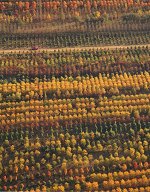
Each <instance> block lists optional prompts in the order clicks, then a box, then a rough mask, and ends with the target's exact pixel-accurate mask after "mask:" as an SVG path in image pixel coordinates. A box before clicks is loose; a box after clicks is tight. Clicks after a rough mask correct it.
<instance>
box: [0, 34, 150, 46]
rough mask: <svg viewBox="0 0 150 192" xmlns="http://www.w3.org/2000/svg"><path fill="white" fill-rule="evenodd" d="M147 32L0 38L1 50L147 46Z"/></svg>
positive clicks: (149, 40)
mask: <svg viewBox="0 0 150 192" xmlns="http://www.w3.org/2000/svg"><path fill="white" fill-rule="evenodd" d="M149 35H150V33H149V31H144V32H135V31H130V32H119V33H115V32H107V33H102V32H91V33H88V32H87V33H85V32H84V33H82V32H72V33H71V32H69V33H61V34H56V33H55V34H52V33H51V34H41V33H40V34H21V35H19V34H16V35H7V34H3V35H1V36H0V47H1V48H2V49H6V48H7V49H12V48H23V47H26V48H30V47H31V46H34V45H39V46H40V47H49V48H50V47H70V46H92V45H94V46H98V45H137V44H149V43H150V38H149Z"/></svg>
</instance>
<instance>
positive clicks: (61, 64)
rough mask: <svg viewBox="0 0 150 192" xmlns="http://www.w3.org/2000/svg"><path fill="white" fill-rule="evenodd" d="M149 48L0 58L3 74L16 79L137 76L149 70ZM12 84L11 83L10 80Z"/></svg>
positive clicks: (9, 55)
mask: <svg viewBox="0 0 150 192" xmlns="http://www.w3.org/2000/svg"><path fill="white" fill-rule="evenodd" d="M149 54H150V53H149V48H148V47H144V48H134V49H127V50H126V49H125V50H101V49H100V50H99V49H97V50H90V51H83V52H78V51H74V52H72V51H70V52H69V51H68V52H67V51H66V52H53V53H52V52H48V51H46V52H43V53H40V52H39V53H24V54H20V53H19V54H15V53H11V54H3V55H2V56H1V58H0V67H1V71H0V75H3V76H6V77H7V76H8V75H9V77H10V76H14V75H17V76H19V75H20V80H21V79H22V78H21V75H30V76H31V75H32V77H34V76H39V75H40V76H41V75H48V76H49V77H50V76H51V77H52V76H55V77H60V76H65V75H71V76H73V77H75V76H77V75H86V74H91V73H92V74H93V75H97V74H98V73H117V72H118V73H122V72H130V73H131V74H132V73H137V72H139V70H140V71H143V72H144V71H145V70H146V71H149V67H150V60H149ZM10 81H11V80H10Z"/></svg>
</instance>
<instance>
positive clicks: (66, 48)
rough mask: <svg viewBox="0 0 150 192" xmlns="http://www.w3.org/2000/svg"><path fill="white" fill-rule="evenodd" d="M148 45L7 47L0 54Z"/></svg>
mask: <svg viewBox="0 0 150 192" xmlns="http://www.w3.org/2000/svg"><path fill="white" fill-rule="evenodd" d="M146 46H147V47H148V48H149V47H150V44H142V45H116V46H89V47H64V48H49V49H48V48H39V49H38V50H31V49H9V50H2V49H0V54H7V53H12V52H14V53H27V52H43V51H49V52H54V51H65V50H67V51H69V50H76V51H82V50H90V49H127V48H133V47H146Z"/></svg>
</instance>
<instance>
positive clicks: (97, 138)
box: [0, 121, 150, 192]
mask: <svg viewBox="0 0 150 192" xmlns="http://www.w3.org/2000/svg"><path fill="white" fill-rule="evenodd" d="M149 123H150V122H149ZM149 123H146V124H145V123H143V121H142V122H139V121H138V122H135V121H133V122H132V123H124V124H119V123H113V124H110V123H109V125H107V130H105V131H104V127H106V124H107V122H105V124H101V125H95V126H93V127H92V126H91V127H83V128H81V127H74V133H73V132H72V134H69V132H68V131H66V133H65V132H62V133H59V131H58V132H57V130H56V129H53V128H49V129H45V127H41V129H40V131H41V133H40V134H39V129H32V130H31V129H27V128H25V129H17V130H16V131H14V132H13V131H8V132H6V131H3V132H2V131H1V130H0V137H1V140H0V142H1V147H0V155H1V158H0V161H1V163H0V174H1V179H0V181H1V186H0V187H1V190H4V191H8V190H11V191H12V190H13V191H18V190H19V191H25V190H29V191H35V190H36V191H40V190H41V191H46V190H48V189H49V190H52V191H68V190H69V191H85V190H86V191H103V190H104V191H105V190H113V189H116V190H118V188H120V190H122V191H125V192H126V191H146V192H148V191H149V176H150V167H149V166H150V165H149V162H148V158H149V147H148V141H147V140H148V139H149V137H150V135H149V128H150V127H149V125H150V124H149ZM139 125H140V127H139ZM141 126H143V127H141ZM147 126H148V127H147ZM116 127H118V129H116ZM120 127H122V129H120ZM69 130H71V129H69ZM135 130H136V131H135ZM62 131H64V128H62ZM15 138H16V140H15V141H13V142H12V139H15ZM17 138H18V139H17ZM35 178H36V179H35ZM113 191H115V190H113Z"/></svg>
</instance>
